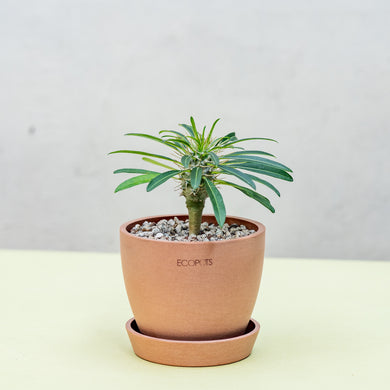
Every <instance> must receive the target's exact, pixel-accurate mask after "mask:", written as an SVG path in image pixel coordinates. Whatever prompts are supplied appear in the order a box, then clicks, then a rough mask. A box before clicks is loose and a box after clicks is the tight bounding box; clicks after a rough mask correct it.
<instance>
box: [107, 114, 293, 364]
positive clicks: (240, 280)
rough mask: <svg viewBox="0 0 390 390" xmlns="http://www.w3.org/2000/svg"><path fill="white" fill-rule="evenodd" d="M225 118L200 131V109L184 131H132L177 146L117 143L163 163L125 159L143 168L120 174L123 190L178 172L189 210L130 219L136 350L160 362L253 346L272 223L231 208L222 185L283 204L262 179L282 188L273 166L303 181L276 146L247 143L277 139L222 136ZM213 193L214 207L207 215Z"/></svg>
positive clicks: (190, 360) (204, 359) (128, 278)
mask: <svg viewBox="0 0 390 390" xmlns="http://www.w3.org/2000/svg"><path fill="white" fill-rule="evenodd" d="M218 121H219V119H217V120H216V121H215V122H214V123H213V125H212V126H211V128H210V130H209V131H206V127H203V129H202V130H201V131H199V130H198V129H197V127H196V124H195V121H194V119H193V118H192V117H191V118H190V124H181V125H180V126H181V127H182V128H183V129H184V132H179V131H175V130H162V131H160V132H159V135H158V136H154V135H150V134H144V133H128V134H126V136H132V137H143V138H147V139H149V140H151V141H155V142H159V143H161V144H162V145H164V146H165V147H167V148H169V149H170V150H171V152H172V154H171V155H169V156H167V155H161V154H153V153H148V152H144V151H139V150H117V151H114V152H111V153H110V154H114V153H129V154H135V155H139V156H142V159H143V160H144V161H145V162H148V163H151V164H153V165H155V166H157V167H158V168H160V169H161V168H163V171H161V170H158V171H156V170H154V169H153V170H149V169H138V168H122V169H118V170H116V171H114V173H115V174H119V173H127V174H135V175H136V176H133V177H131V178H129V179H127V180H125V181H124V182H122V183H121V184H119V185H118V187H117V188H116V189H115V192H118V191H122V190H124V189H128V188H131V187H134V186H137V185H140V184H147V187H146V191H147V192H150V191H152V190H154V189H156V188H157V187H159V186H161V185H162V184H163V183H165V182H166V181H167V180H169V179H173V180H176V181H177V183H178V184H179V186H178V187H179V189H180V195H182V196H183V197H184V198H185V203H186V207H187V210H188V214H185V215H161V216H156V217H148V218H145V217H144V218H140V219H137V220H134V221H130V222H126V223H125V224H123V225H122V226H121V228H120V243H121V257H122V269H123V274H124V280H125V286H126V290H127V294H128V298H129V302H130V305H131V308H132V311H133V314H134V318H135V319H132V320H131V321H129V322H128V324H127V330H128V332H129V336H130V339H131V341H132V344H133V348H134V350H135V352H136V354H137V355H139V356H141V357H143V358H146V359H148V360H152V361H155V362H159V363H166V364H175V365H213V364H222V363H227V362H232V361H236V360H239V359H241V358H243V357H245V356H247V355H248V354H249V353H250V351H251V349H252V346H253V343H254V339H255V336H256V335H257V332H258V324H257V322H256V321H255V320H253V319H251V314H252V311H253V308H254V305H255V302H256V298H257V294H258V289H259V285H260V279H261V273H262V267H263V258H264V238H265V227H264V226H263V225H262V224H261V223H259V222H256V221H252V220H249V219H245V218H238V217H230V216H226V208H225V204H224V201H223V197H222V194H221V192H220V190H219V188H221V187H223V186H229V187H232V188H235V189H237V190H238V191H240V192H241V193H243V194H244V195H246V196H247V197H249V198H251V199H253V200H255V201H257V202H258V203H260V204H261V205H263V206H264V207H266V208H267V209H268V210H269V211H271V212H272V213H274V212H275V209H274V207H273V206H272V205H271V203H270V201H269V200H268V199H267V198H266V197H265V196H263V195H261V194H260V193H258V192H257V191H256V184H257V183H258V184H262V185H264V186H266V187H268V188H269V189H271V190H272V191H273V192H275V193H276V195H278V196H280V193H279V191H278V190H277V189H276V188H275V187H274V185H273V184H271V183H270V182H268V181H267V180H265V179H264V176H268V177H273V178H276V179H280V180H285V181H293V178H292V176H291V172H292V171H291V169H290V168H288V167H287V166H285V165H283V164H281V163H279V162H277V161H275V156H273V155H272V154H270V153H267V152H265V151H261V150H246V149H244V148H242V147H241V145H242V144H241V143H242V142H244V141H252V140H261V141H271V142H276V141H275V140H273V139H270V138H258V137H251V138H243V139H239V138H237V136H236V134H235V133H234V132H230V133H228V134H226V135H224V136H221V137H215V136H214V129H215V127H216V124H217V123H218ZM259 175H260V176H259ZM227 177H229V178H230V177H231V178H233V179H235V180H236V181H238V182H240V183H241V184H237V182H236V181H230V180H228V179H227ZM207 199H210V201H211V204H212V207H213V210H214V215H203V209H204V205H205V202H206V201H207ZM248 350H249V352H248ZM238 351H239V352H238Z"/></svg>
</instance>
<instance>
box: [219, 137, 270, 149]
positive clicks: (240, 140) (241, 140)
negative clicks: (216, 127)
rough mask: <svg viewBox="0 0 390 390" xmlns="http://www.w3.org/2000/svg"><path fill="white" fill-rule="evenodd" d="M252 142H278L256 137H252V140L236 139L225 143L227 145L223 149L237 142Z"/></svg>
mask: <svg viewBox="0 0 390 390" xmlns="http://www.w3.org/2000/svg"><path fill="white" fill-rule="evenodd" d="M253 140H262V141H272V142H278V141H275V140H274V139H272V138H258V137H252V138H242V139H238V140H236V141H232V142H229V143H227V144H224V147H227V146H230V145H233V144H236V143H238V142H244V141H253Z"/></svg>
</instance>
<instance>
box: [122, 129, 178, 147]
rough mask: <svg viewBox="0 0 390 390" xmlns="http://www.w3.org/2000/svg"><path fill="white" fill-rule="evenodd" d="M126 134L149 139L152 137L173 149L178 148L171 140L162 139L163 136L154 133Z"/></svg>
mask: <svg viewBox="0 0 390 390" xmlns="http://www.w3.org/2000/svg"><path fill="white" fill-rule="evenodd" d="M125 135H131V136H135V137H142V138H148V139H151V140H153V141H156V142H159V143H161V144H164V145H166V146H169V147H170V148H172V149H176V150H177V148H176V146H175V145H173V144H171V143H170V142H168V141H165V140H163V139H161V138H158V137H155V136H154V135H150V134H144V133H127V134H125Z"/></svg>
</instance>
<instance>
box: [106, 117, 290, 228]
mask: <svg viewBox="0 0 390 390" xmlns="http://www.w3.org/2000/svg"><path fill="white" fill-rule="evenodd" d="M218 121H219V119H217V120H216V121H215V122H214V123H213V125H212V126H211V128H210V130H209V131H206V126H205V127H203V129H202V130H198V129H197V127H196V124H195V121H194V119H193V117H191V118H190V124H180V125H179V126H181V128H182V129H184V131H175V130H162V131H160V132H159V134H158V136H154V135H150V134H145V133H127V134H125V135H126V136H132V137H142V138H147V139H149V140H151V141H155V142H159V143H161V144H163V145H164V146H166V147H168V148H169V149H170V150H171V152H172V156H171V157H170V156H166V155H160V154H153V153H148V152H144V151H140V150H117V151H114V152H111V153H110V154H114V153H129V154H136V155H140V156H143V157H142V159H143V160H144V161H145V162H148V163H150V164H153V165H155V166H158V167H160V168H164V171H163V172H161V171H155V170H146V169H136V168H123V169H118V170H116V171H114V173H115V174H117V173H130V174H137V175H136V176H133V177H131V178H129V179H127V180H125V181H124V182H122V183H121V184H119V185H118V187H117V188H116V189H115V192H118V191H122V190H124V189H127V188H131V187H134V186H136V185H139V184H144V183H147V187H146V191H148V192H149V191H152V190H154V189H155V188H157V187H158V186H160V185H161V184H163V183H165V182H166V181H167V180H169V179H175V180H178V181H179V182H180V186H181V189H182V191H183V192H182V194H183V195H184V194H185V193H186V194H187V193H188V192H189V191H188V190H189V189H190V193H191V195H192V196H193V197H194V196H195V197H196V196H198V195H199V196H201V194H205V193H206V194H207V196H208V197H209V198H210V200H211V203H212V206H213V210H214V214H215V217H216V220H217V222H218V224H219V225H221V226H222V225H223V223H224V222H225V218H226V208H225V204H224V201H223V197H222V194H221V193H220V191H219V189H218V188H217V186H218V187H219V186H230V187H233V188H235V189H237V190H239V191H241V192H242V193H243V194H245V195H246V196H248V197H250V198H252V199H254V200H256V201H257V202H259V203H260V204H262V205H263V206H264V207H266V208H267V209H268V210H270V211H271V212H272V213H274V212H275V209H274V207H273V206H272V204H271V202H270V201H269V199H268V198H266V197H265V196H263V195H261V194H260V193H258V192H257V190H256V184H257V183H259V184H262V185H264V186H266V187H268V188H269V189H271V190H272V191H273V192H274V193H275V194H276V195H278V196H280V192H279V191H278V190H277V188H276V187H275V186H274V185H273V184H271V183H270V182H268V181H267V180H265V178H264V176H265V177H273V178H276V179H280V180H284V181H293V178H292V176H291V173H292V171H291V169H290V168H288V167H287V166H286V165H283V164H281V163H279V162H277V161H275V156H274V155H272V154H270V153H267V152H265V151H261V150H246V149H244V148H242V147H240V146H238V144H240V143H241V142H245V141H254V140H260V141H271V142H276V141H275V140H273V139H270V138H259V137H251V138H242V139H239V138H237V136H236V133H235V132H230V133H228V134H226V135H224V136H222V137H214V129H215V126H216V124H217V123H218ZM226 177H231V178H234V179H236V180H238V181H240V182H241V183H242V184H244V185H239V184H237V183H235V182H231V181H229V180H226ZM203 196H204V195H203Z"/></svg>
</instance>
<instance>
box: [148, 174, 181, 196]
mask: <svg viewBox="0 0 390 390" xmlns="http://www.w3.org/2000/svg"><path fill="white" fill-rule="evenodd" d="M179 172H180V171H179V170H177V169H175V170H173V171H167V172H163V173H160V174H159V175H158V176H156V177H155V178H153V179H152V180H151V181H150V183H149V184H148V186H147V187H146V191H147V192H150V191H152V190H154V189H155V188H156V187H158V186H159V185H161V184H163V183H165V182H166V181H167V180H168V179H170V178H171V177H173V176H176V175H177V174H178V173H179Z"/></svg>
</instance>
